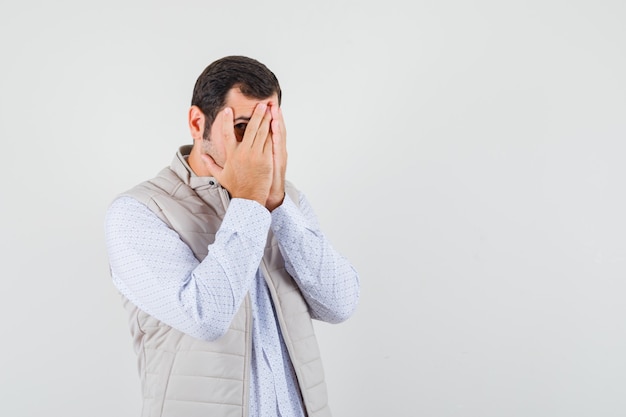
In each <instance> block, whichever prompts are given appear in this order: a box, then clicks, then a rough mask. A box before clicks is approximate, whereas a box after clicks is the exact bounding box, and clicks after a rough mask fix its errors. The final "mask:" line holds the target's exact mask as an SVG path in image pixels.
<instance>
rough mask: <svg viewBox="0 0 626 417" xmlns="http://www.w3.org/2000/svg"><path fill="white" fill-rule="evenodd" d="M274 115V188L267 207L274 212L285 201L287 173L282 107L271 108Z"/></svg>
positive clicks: (285, 136)
mask: <svg viewBox="0 0 626 417" xmlns="http://www.w3.org/2000/svg"><path fill="white" fill-rule="evenodd" d="M270 111H271V115H272V123H271V136H272V156H273V175H272V186H271V187H270V191H269V196H268V197H267V201H266V203H265V207H266V208H267V209H268V210H269V211H272V210H274V209H275V208H276V207H278V206H280V205H281V204H282V203H283V200H284V199H285V172H286V171H287V144H286V140H287V131H286V129H285V121H284V120H283V112H282V111H281V110H280V107H278V106H277V105H276V106H270Z"/></svg>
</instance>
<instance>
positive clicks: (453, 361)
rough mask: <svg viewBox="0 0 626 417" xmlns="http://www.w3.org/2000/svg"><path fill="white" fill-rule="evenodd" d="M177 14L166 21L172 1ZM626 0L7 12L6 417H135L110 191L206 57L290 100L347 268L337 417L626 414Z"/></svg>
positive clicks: (166, 130)
mask: <svg viewBox="0 0 626 417" xmlns="http://www.w3.org/2000/svg"><path fill="white" fill-rule="evenodd" d="M174 3H177V4H176V5H175V4H174ZM625 22H626V3H625V2H624V1H622V0H615V1H602V0H600V1H557V0H542V1H539V0H538V1H526V2H515V1H495V0H494V1H487V0H476V1H462V0H456V1H406V2H402V1H399V0H387V1H378V2H366V1H329V0H324V1H309V2H291V1H286V0H284V1H280V2H275V1H256V2H248V3H246V2H237V1H226V0H224V1H220V2H218V1H203V2H200V1H193V2H191V1H187V2H185V1H179V2H173V1H144V2H139V1H134V2H133V1H108V2H103V1H100V2H86V1H54V2H52V1H50V2H46V1H42V0H39V1H31V2H17V1H6V0H2V2H1V3H0V54H1V55H0V57H1V63H0V139H1V140H2V147H1V149H2V158H1V159H2V162H1V164H0V169H1V172H0V181H2V182H1V184H0V186H1V188H0V190H1V191H2V192H1V196H0V199H1V204H0V210H1V212H0V226H1V235H0V254H1V257H2V263H1V265H2V269H1V271H2V274H1V279H0V314H1V317H2V327H1V329H0V334H1V339H0V340H1V343H0V415H2V416H38V415H50V416H52V415H54V416H66V417H71V416H77V417H78V416H81V417H83V416H92V417H94V416H95V417H99V416H138V415H139V410H140V390H139V378H138V376H137V373H136V365H135V356H134V353H133V351H132V346H131V340H130V336H129V333H128V328H127V325H126V317H125V313H124V311H123V309H122V307H121V304H120V300H119V297H118V295H117V294H116V292H115V289H114V288H113V285H112V283H111V282H110V278H109V275H108V266H107V259H106V252H105V248H104V236H103V219H104V213H105V210H106V208H107V206H108V204H109V203H110V201H111V200H112V198H113V197H114V196H115V195H116V194H117V193H119V192H122V191H124V190H126V189H127V188H130V187H131V186H133V185H135V184H136V183H138V182H140V181H142V180H144V179H148V178H150V177H152V176H153V175H154V174H156V173H157V172H158V171H159V170H160V169H161V168H162V167H163V166H165V165H168V164H169V162H170V160H171V158H172V157H173V154H174V152H175V151H176V149H177V147H178V146H179V145H181V144H185V143H191V139H190V137H189V134H188V131H187V128H186V112H187V109H188V106H189V101H190V99H191V92H192V88H193V84H194V82H195V79H196V77H197V76H198V75H199V74H200V72H201V71H202V70H203V69H204V67H205V66H206V65H208V64H209V63H210V62H211V61H213V60H215V59H217V58H220V57H222V56H224V55H231V54H244V55H249V56H251V57H254V58H257V59H259V60H260V61H262V62H264V63H265V64H267V65H268V66H269V67H270V68H271V69H272V70H273V71H274V72H275V73H276V75H277V76H278V78H279V79H280V81H281V85H282V87H283V90H284V101H283V109H284V114H285V117H286V122H287V128H288V131H289V135H288V143H289V152H290V154H289V155H290V160H289V169H288V176H289V178H290V179H291V180H292V181H293V182H294V183H295V184H296V185H297V186H299V187H300V188H301V189H302V190H303V191H304V192H305V193H306V194H307V196H308V197H309V200H310V201H311V202H312V203H313V205H314V207H315V208H316V211H317V213H318V216H319V218H320V221H321V223H322V226H323V228H324V230H325V231H326V233H327V235H328V236H329V237H330V238H331V240H332V242H333V243H334V245H335V247H336V248H337V249H339V250H340V251H341V252H342V253H343V254H344V255H346V256H347V257H348V258H349V259H351V260H352V261H353V263H354V265H355V266H356V267H357V269H358V270H359V272H360V274H361V279H362V298H361V303H360V305H359V309H358V311H357V313H356V314H355V316H354V317H353V318H352V319H351V320H349V321H348V322H346V323H344V324H341V325H337V326H331V325H326V324H318V325H316V327H317V329H318V334H319V339H320V345H321V348H322V354H323V357H324V360H325V365H326V371H327V379H328V385H329V390H330V401H331V406H332V408H333V411H334V415H335V416H405V415H406V416H433V417H443V416H472V417H490V416H493V417H502V416H507V417H509V416H533V417H534V416H546V417H552V416H568V417H572V416H594V417H595V416H624V415H626V394H625V392H626V359H625V357H626V332H625V330H626V329H625V318H626V303H625V302H624V293H625V290H626V284H625V278H626V277H625V275H626V221H625V219H624V216H625V213H626V195H625V179H626V168H625V164H624V159H625V151H626V145H625V140H626V75H625V74H626V29H625V28H626V24H625Z"/></svg>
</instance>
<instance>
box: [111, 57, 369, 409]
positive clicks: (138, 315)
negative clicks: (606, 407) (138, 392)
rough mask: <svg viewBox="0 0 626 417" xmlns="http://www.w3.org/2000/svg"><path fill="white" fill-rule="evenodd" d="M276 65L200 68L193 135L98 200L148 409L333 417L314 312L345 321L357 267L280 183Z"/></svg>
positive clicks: (227, 63) (235, 62)
mask: <svg viewBox="0 0 626 417" xmlns="http://www.w3.org/2000/svg"><path fill="white" fill-rule="evenodd" d="M280 102H281V90H280V86H279V83H278V80H277V79H276V77H275V75H274V74H273V73H272V72H271V71H270V70H269V69H267V67H265V65H263V64H261V63H260V62H258V61H256V60H253V59H250V58H247V57H242V56H231V57H225V58H222V59H220V60H217V61H215V62H213V63H212V64H210V65H209V66H208V67H207V68H206V69H205V70H204V72H203V73H202V74H201V75H200V77H199V78H198V80H197V82H196V85H195V88H194V91H193V97H192V103H191V104H192V106H191V108H190V110H189V130H190V133H191V136H192V138H193V145H192V146H183V147H181V148H180V150H179V151H178V153H177V154H176V156H175V157H174V160H173V162H172V164H171V165H170V167H168V168H165V169H163V170H162V171H161V172H160V173H159V174H158V175H157V177H156V178H154V179H152V180H150V181H146V182H144V183H142V184H139V185H138V186H136V187H134V188H133V189H131V190H130V191H128V192H126V193H124V194H122V195H121V196H119V197H118V198H117V199H115V200H114V202H113V203H112V205H111V206H110V208H109V210H108V212H107V218H106V240H107V250H108V254H109V261H110V266H111V275H112V278H113V282H114V284H115V286H116V287H117V289H118V290H119V291H120V293H121V294H122V298H123V301H124V305H125V307H126V309H127V310H128V312H129V314H130V327H131V334H132V337H133V340H134V347H135V351H136V353H137V355H138V362H139V372H140V377H141V381H142V391H143V401H144V402H143V416H146V417H147V416H160V417H195V416H212V417H213V416H282V417H292V416H298V417H300V416H309V417H324V416H329V415H330V411H329V409H328V404H327V396H326V385H325V382H324V374H323V370H322V365H321V361H320V354H319V351H318V347H317V342H316V339H315V335H314V332H313V326H312V323H311V318H315V319H318V320H323V321H326V322H330V323H338V322H341V321H343V320H346V319H347V318H348V317H349V316H350V315H351V314H352V313H353V311H354V309H355V308H356V305H357V302H358V297H359V279H358V276H357V273H356V271H355V270H354V268H353V267H352V266H351V265H350V263H349V262H348V261H347V260H345V259H344V258H343V257H342V256H341V255H340V254H339V253H337V252H336V251H335V250H334V249H333V248H332V247H331V245H330V244H329V242H328V241H327V239H326V237H325V236H324V234H323V233H322V232H321V231H320V229H319V225H318V224H317V221H316V218H315V215H314V213H313V211H312V209H311V207H310V205H309V203H308V202H307V200H306V198H305V197H304V196H303V195H302V194H301V193H300V192H299V191H298V190H296V189H295V188H294V187H293V186H292V185H291V184H290V183H289V182H287V181H285V170H286V166H287V150H286V130H285V124H284V121H283V117H282V113H281V110H280Z"/></svg>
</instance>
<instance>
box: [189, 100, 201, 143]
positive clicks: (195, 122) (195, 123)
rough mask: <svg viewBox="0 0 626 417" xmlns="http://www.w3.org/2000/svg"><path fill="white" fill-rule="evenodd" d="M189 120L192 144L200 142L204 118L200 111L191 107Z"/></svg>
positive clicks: (196, 107) (195, 107)
mask: <svg viewBox="0 0 626 417" xmlns="http://www.w3.org/2000/svg"><path fill="white" fill-rule="evenodd" d="M188 119H189V133H190V134H191V137H192V138H193V141H194V143H195V142H196V141H198V140H202V135H203V134H204V121H205V116H204V113H202V110H200V108H199V107H198V106H191V108H190V109H189V114H188Z"/></svg>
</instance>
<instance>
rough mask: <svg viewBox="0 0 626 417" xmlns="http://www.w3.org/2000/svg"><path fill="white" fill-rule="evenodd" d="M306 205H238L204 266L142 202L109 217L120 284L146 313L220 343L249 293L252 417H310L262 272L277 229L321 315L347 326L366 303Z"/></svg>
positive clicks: (125, 202) (314, 312)
mask: <svg viewBox="0 0 626 417" xmlns="http://www.w3.org/2000/svg"><path fill="white" fill-rule="evenodd" d="M299 203H300V208H298V207H296V205H295V204H294V203H293V202H292V201H291V200H290V199H289V197H288V196H285V201H284V202H283V204H282V205H281V206H280V207H278V208H276V209H275V210H274V211H272V213H271V214H270V212H268V211H267V209H265V207H263V206H261V205H260V204H258V203H257V202H255V201H251V200H245V199H237V198H235V199H232V200H231V202H230V204H229V206H228V210H227V212H226V215H225V217H224V220H223V222H222V224H221V226H220V229H219V231H218V233H217V234H216V236H215V242H214V243H212V244H211V245H209V246H208V249H209V250H208V254H207V256H206V258H205V259H203V260H202V262H199V261H198V260H197V259H196V258H195V256H194V254H193V253H192V251H191V249H190V248H189V247H188V246H187V245H186V244H185V243H184V242H183V241H182V240H181V239H180V238H179V236H178V234H177V233H176V232H175V231H173V230H172V229H170V228H169V227H168V226H167V225H166V224H165V223H163V221H161V220H160V219H159V218H158V217H157V216H156V215H155V214H154V213H153V212H152V211H151V210H150V209H149V208H147V207H146V206H145V205H143V204H141V203H140V202H138V201H137V200H135V199H133V198H131V197H120V198H118V199H116V200H115V201H114V202H113V203H112V204H111V206H110V207H109V210H108V211H107V217H106V243H107V250H108V254H109V262H110V266H111V275H112V278H113V282H114V284H115V286H116V287H117V289H118V290H119V291H120V292H121V293H122V294H123V295H124V296H125V297H126V298H128V299H129V300H130V301H131V302H132V303H133V304H135V305H136V306H137V307H139V308H140V309H141V310H143V311H145V312H147V313H148V314H150V315H152V316H154V317H156V318H157V319H159V320H161V321H163V322H164V323H166V324H168V325H170V326H172V327H174V328H175V329H177V330H180V331H182V332H185V333H187V334H189V335H191V336H194V337H197V338H200V339H205V340H215V339H217V338H219V337H220V336H222V335H223V334H224V333H225V332H226V331H227V330H228V327H229V325H230V322H231V319H232V317H233V316H234V314H235V313H236V312H237V311H238V309H239V306H240V305H241V302H242V300H243V298H244V297H245V296H246V295H247V294H248V293H249V294H250V299H251V301H252V303H251V304H252V317H253V322H252V358H251V371H250V372H251V375H250V416H251V417H257V416H258V417H270V416H272V417H274V416H281V417H303V416H304V411H303V405H302V399H301V395H300V390H299V388H298V384H297V380H296V377H295V373H294V370H293V366H292V364H291V361H290V359H289V355H288V353H287V349H286V346H285V343H284V341H283V339H282V335H281V331H280V328H279V326H278V323H277V319H276V315H275V313H274V308H273V304H272V300H271V297H270V294H269V289H268V287H267V284H266V282H265V279H264V278H263V275H262V272H261V271H260V270H259V264H260V261H261V257H262V256H263V250H264V247H265V243H266V240H267V233H268V231H269V230H270V228H271V230H272V231H273V233H274V235H275V237H276V239H277V240H278V244H279V248H280V251H281V254H282V255H283V257H284V259H285V266H286V269H287V271H288V272H289V273H290V275H291V276H292V277H293V278H294V280H295V281H296V283H297V284H298V286H299V288H300V291H301V292H302V295H303V296H304V298H305V300H306V301H307V303H308V305H309V309H310V312H311V316H312V317H313V318H316V319H319V320H323V321H326V322H331V323H338V322H341V321H343V320H345V319H347V318H348V317H349V316H350V315H351V314H352V312H353V311H354V309H355V308H356V304H357V302H358V298H359V278H358V275H357V273H356V271H355V270H354V268H353V267H352V266H351V265H350V264H349V263H348V262H347V260H345V259H344V258H343V257H342V256H341V255H339V254H338V253H337V252H336V251H335V250H334V249H333V248H332V247H331V245H330V244H329V242H328V241H327V239H326V238H325V236H324V235H323V234H322V232H321V231H320V229H319V225H318V223H317V220H316V218H315V215H314V213H313V211H312V209H311V207H310V205H309V204H308V202H307V200H306V198H305V197H304V196H303V195H302V194H300V202H299ZM207 318H208V320H207Z"/></svg>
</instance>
